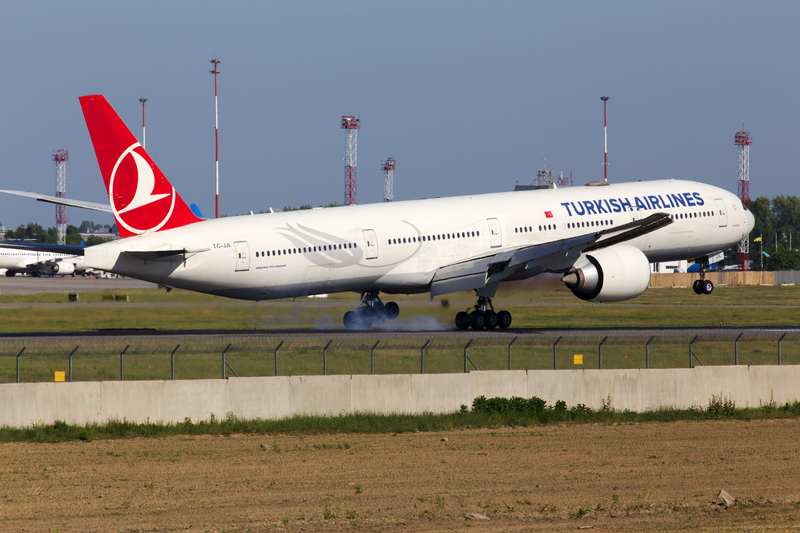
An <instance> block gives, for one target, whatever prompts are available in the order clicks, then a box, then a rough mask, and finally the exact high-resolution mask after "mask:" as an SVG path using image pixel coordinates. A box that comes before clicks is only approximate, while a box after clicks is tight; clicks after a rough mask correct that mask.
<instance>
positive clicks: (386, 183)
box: [381, 157, 397, 202]
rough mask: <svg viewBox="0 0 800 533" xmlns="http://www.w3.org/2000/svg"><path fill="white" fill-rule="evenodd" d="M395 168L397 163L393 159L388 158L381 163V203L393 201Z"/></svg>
mask: <svg viewBox="0 0 800 533" xmlns="http://www.w3.org/2000/svg"><path fill="white" fill-rule="evenodd" d="M395 166H397V161H395V160H394V157H390V158H389V159H387V160H386V161H384V162H382V163H381V169H383V201H384V202H391V201H392V200H394V169H395Z"/></svg>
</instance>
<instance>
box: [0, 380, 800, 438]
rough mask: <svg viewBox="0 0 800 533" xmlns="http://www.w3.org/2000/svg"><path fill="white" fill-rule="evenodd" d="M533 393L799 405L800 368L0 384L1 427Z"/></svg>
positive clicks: (650, 403) (627, 404)
mask: <svg viewBox="0 0 800 533" xmlns="http://www.w3.org/2000/svg"><path fill="white" fill-rule="evenodd" d="M480 395H484V396H486V397H487V398H488V397H493V396H504V397H511V396H521V397H526V398H529V397H531V396H539V397H540V398H543V399H544V400H546V401H547V403H548V404H550V405H552V404H554V403H555V402H556V401H558V400H564V401H565V402H567V405H569V406H572V405H575V404H578V403H582V404H585V405H587V406H589V407H592V408H595V409H598V408H600V407H601V406H602V405H603V400H605V399H607V398H608V397H609V396H610V397H611V402H612V405H613V407H614V408H616V409H630V410H633V411H644V410H647V409H657V408H659V407H676V408H686V407H690V406H692V405H696V406H699V407H705V406H707V405H708V401H709V399H711V396H712V395H722V396H724V397H730V398H731V399H732V400H733V401H734V402H736V405H737V406H740V407H743V406H758V405H760V404H761V403H766V402H769V401H770V399H771V398H773V399H774V400H775V401H776V402H778V403H784V402H787V401H795V400H798V399H800V366H786V365H784V366H718V367H696V368H693V369H690V368H676V369H656V370H644V369H641V370H529V371H525V370H516V371H484V372H470V373H468V374H424V375H417V374H414V375H411V374H403V375H377V376H369V375H355V376H293V377H284V376H282V377H257V378H230V379H227V380H222V379H210V380H193V381H124V382H123V381H102V382H74V383H20V384H16V383H12V384H4V385H0V425H2V426H11V427H24V426H30V425H32V424H36V423H40V424H51V423H53V422H54V421H55V420H64V421H66V422H68V423H70V424H86V423H92V422H97V423H102V422H106V421H108V420H113V419H119V420H123V419H125V420H129V421H132V422H146V421H148V420H149V421H150V422H159V421H160V422H180V421H183V420H184V419H185V418H191V419H192V420H194V421H199V420H208V419H209V417H210V416H211V415H212V414H213V415H214V416H216V417H218V418H224V417H225V416H226V415H227V413H233V414H234V415H236V416H237V417H241V418H245V419H254V418H265V419H275V418H283V417H286V416H291V415H295V414H314V415H337V414H344V413H352V412H375V413H384V414H388V413H424V412H432V413H439V412H448V411H455V410H458V409H459V408H460V406H461V405H462V404H464V405H472V400H473V399H474V398H475V397H476V396H480Z"/></svg>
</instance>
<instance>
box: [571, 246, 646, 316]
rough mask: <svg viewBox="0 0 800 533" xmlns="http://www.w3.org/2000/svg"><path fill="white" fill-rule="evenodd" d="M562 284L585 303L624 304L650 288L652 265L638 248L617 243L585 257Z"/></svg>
mask: <svg viewBox="0 0 800 533" xmlns="http://www.w3.org/2000/svg"><path fill="white" fill-rule="evenodd" d="M561 281H563V282H564V284H565V285H566V286H567V287H569V288H570V290H572V293H573V294H574V295H575V296H577V297H578V298H580V299H582V300H590V301H592V302H621V301H623V300H630V299H631V298H636V297H637V296H639V295H640V294H642V293H643V292H644V290H645V289H646V288H647V285H648V284H649V283H650V263H649V261H648V260H647V257H645V255H644V254H643V253H642V251H641V250H639V249H638V248H634V247H633V246H630V245H629V244H615V245H614V246H610V247H608V248H603V249H601V250H596V251H593V252H589V253H587V254H584V255H583V256H582V257H581V258H580V259H579V260H578V261H577V262H576V263H575V265H574V266H573V267H572V269H570V271H569V272H568V273H567V274H566V275H564V277H563V278H561Z"/></svg>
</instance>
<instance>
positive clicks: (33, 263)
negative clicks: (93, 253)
mask: <svg viewBox="0 0 800 533" xmlns="http://www.w3.org/2000/svg"><path fill="white" fill-rule="evenodd" d="M83 250H84V248H83V246H70V245H59V244H39V243H27V242H15V241H12V242H4V243H0V268H5V269H6V276H8V277H13V276H16V275H17V274H30V275H31V276H34V277H39V276H41V275H42V274H62V275H64V274H73V273H75V272H81V273H83V272H84V271H85V270H86V268H85V266H84V258H83Z"/></svg>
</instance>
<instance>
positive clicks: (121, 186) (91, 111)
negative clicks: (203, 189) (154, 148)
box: [80, 95, 200, 237]
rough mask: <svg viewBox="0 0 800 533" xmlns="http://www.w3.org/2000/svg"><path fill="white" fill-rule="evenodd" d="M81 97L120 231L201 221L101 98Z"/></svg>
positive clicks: (136, 232)
mask: <svg viewBox="0 0 800 533" xmlns="http://www.w3.org/2000/svg"><path fill="white" fill-rule="evenodd" d="M80 102H81V108H82V109H83V116H84V118H85V119H86V126H87V127H88V128H89V135H90V136H91V138H92V144H93V145H94V151H95V154H96V155H97V163H98V165H100V172H101V174H102V175H103V181H104V182H105V184H106V191H107V192H108V200H109V202H110V203H111V210H112V211H113V213H114V219H115V220H116V222H117V227H118V228H119V234H120V236H122V237H130V236H132V235H140V234H142V233H148V232H153V231H161V230H166V229H172V228H178V227H181V226H186V225H187V224H193V223H195V222H200V219H199V218H197V217H196V216H195V215H194V213H192V210H191V209H189V207H188V206H187V205H186V204H185V203H184V201H183V199H181V197H180V195H179V194H178V193H177V191H175V188H174V187H173V186H172V185H171V184H170V182H169V180H167V178H166V177H165V176H164V174H163V173H162V172H161V170H160V169H159V168H158V166H157V165H156V164H155V163H154V162H153V160H152V159H151V158H150V156H149V155H148V154H147V152H146V151H145V149H144V148H142V146H141V145H140V144H139V141H137V140H136V137H134V136H133V134H132V133H131V131H130V130H129V129H128V127H127V126H126V125H125V123H124V122H122V119H121V118H119V115H117V113H116V112H115V111H114V109H113V108H112V107H111V105H110V104H109V103H108V101H107V100H106V99H105V97H104V96H102V95H90V96H82V97H80Z"/></svg>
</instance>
